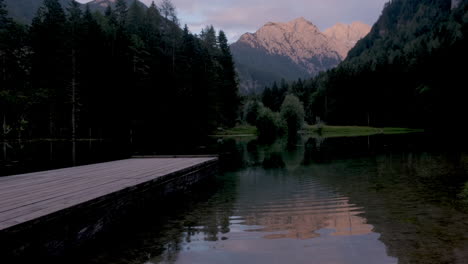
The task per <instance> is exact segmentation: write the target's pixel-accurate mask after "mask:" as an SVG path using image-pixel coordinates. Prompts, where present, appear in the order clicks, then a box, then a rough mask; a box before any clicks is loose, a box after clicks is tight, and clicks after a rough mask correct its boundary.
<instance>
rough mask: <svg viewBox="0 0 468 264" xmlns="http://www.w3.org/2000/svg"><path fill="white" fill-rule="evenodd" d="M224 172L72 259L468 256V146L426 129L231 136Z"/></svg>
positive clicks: (405, 259)
mask: <svg viewBox="0 0 468 264" xmlns="http://www.w3.org/2000/svg"><path fill="white" fill-rule="evenodd" d="M207 149H209V151H218V152H219V153H220V154H221V158H222V168H223V172H222V173H220V174H219V175H218V176H217V177H216V178H215V179H211V180H209V181H207V182H205V183H204V185H203V186H200V188H198V189H196V190H194V191H193V192H191V193H187V194H185V195H183V196H181V197H178V199H175V200H173V201H166V202H164V203H163V205H155V206H154V208H148V210H147V212H146V213H144V214H143V215H141V216H138V219H135V223H138V224H134V225H129V226H126V227H125V228H122V230H116V232H115V233H113V234H110V235H109V236H108V237H107V238H105V239H102V240H100V241H98V242H97V243H96V244H94V245H93V246H91V247H90V248H86V249H83V250H81V251H80V252H79V253H77V254H73V255H70V257H69V258H67V259H66V260H63V263H139V264H150V263H201V264H204V263H320V264H322V263H324V264H326V263H359V264H361V263H372V264H374V263H382V264H385V263H421V264H422V263H424V264H426V263H434V264H436V263H437V264H439V263H441V264H442V263H468V188H467V190H464V187H465V182H467V181H468V155H467V154H466V152H464V151H463V149H464V148H463V147H461V146H456V145H455V146H449V143H448V142H447V141H446V140H444V139H438V140H433V139H431V138H427V137H426V136H424V135H422V134H413V135H395V136H373V137H357V138H329V139H323V138H319V139H317V138H308V137H303V138H300V139H297V141H294V142H287V140H283V141H278V142H275V143H274V144H272V145H263V144H260V143H259V142H258V141H257V140H255V139H249V138H240V139H225V140H223V141H219V142H217V143H216V144H214V145H213V146H212V147H208V148H207Z"/></svg>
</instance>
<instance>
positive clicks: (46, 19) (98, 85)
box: [0, 0, 239, 139]
mask: <svg viewBox="0 0 468 264" xmlns="http://www.w3.org/2000/svg"><path fill="white" fill-rule="evenodd" d="M238 101H239V100H238V96H237V79H236V76H235V71H234V67H233V62H232V57H231V53H230V51H229V47H228V44H227V39H226V36H225V34H224V33H223V32H222V31H220V32H219V33H217V32H216V31H215V30H214V29H213V27H207V28H206V29H205V30H203V32H202V33H201V34H200V36H196V35H193V34H191V33H190V32H189V30H188V28H187V27H185V28H184V29H181V28H180V27H179V23H178V19H177V17H176V15H175V7H174V6H173V5H172V3H171V2H170V1H169V0H165V1H163V2H162V4H161V6H159V7H157V6H156V5H155V4H154V3H153V4H152V5H151V6H150V7H149V8H148V9H143V8H142V7H141V5H140V4H139V3H138V2H137V1H134V2H133V4H131V5H130V6H127V4H126V1H124V0H117V3H116V6H115V8H110V7H109V8H107V10H106V11H105V13H104V14H101V13H96V14H92V13H91V12H90V10H89V8H86V10H85V11H82V9H81V8H80V5H79V4H78V3H77V2H75V1H73V2H72V4H71V5H70V6H67V7H62V6H61V5H60V1H58V0H45V1H44V7H43V8H42V9H41V12H39V13H38V15H37V16H36V17H35V18H34V20H33V22H32V24H31V26H24V25H21V24H18V23H16V22H14V21H13V20H11V19H10V18H8V14H7V12H6V9H5V5H4V0H0V113H1V115H2V116H1V122H2V129H1V133H0V134H1V135H2V137H8V138H25V137H27V138H38V137H42V138H44V137H46V138H57V137H61V138H70V137H72V138H77V137H92V138H122V139H128V138H132V137H136V136H147V137H151V138H155V137H158V136H171V137H172V138H174V137H183V136H184V137H185V136H186V135H188V134H189V135H193V136H199V135H206V134H207V133H209V132H211V131H212V130H213V129H215V128H216V127H219V126H221V127H228V126H232V125H234V123H235V121H236V117H237V108H238Z"/></svg>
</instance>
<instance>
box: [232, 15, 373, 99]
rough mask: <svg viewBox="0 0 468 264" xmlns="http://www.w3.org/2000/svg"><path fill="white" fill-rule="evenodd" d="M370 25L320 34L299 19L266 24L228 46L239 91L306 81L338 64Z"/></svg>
mask: <svg viewBox="0 0 468 264" xmlns="http://www.w3.org/2000/svg"><path fill="white" fill-rule="evenodd" d="M369 30H370V26H368V25H365V24H363V23H359V22H355V23H353V24H351V25H343V24H338V25H336V26H334V27H332V28H330V29H327V30H326V31H325V32H321V31H320V30H319V29H318V28H317V27H316V26H315V25H314V24H312V23H311V22H309V21H307V20H306V19H304V18H303V17H301V18H298V19H295V20H292V21H290V22H287V23H272V22H270V23H267V24H265V25H264V26H263V27H261V28H260V29H259V30H258V31H257V32H255V33H246V34H244V35H242V36H241V37H240V39H239V40H238V41H237V42H235V43H233V44H232V45H231V51H232V53H233V56H234V60H235V63H236V67H237V70H238V73H239V77H240V80H241V90H242V91H243V92H253V91H258V90H261V89H263V87H264V86H266V85H270V84H271V83H272V82H273V81H279V80H281V79H283V78H284V79H286V80H294V79H298V78H309V77H311V76H314V75H316V74H317V73H319V72H321V71H325V70H328V69H330V68H333V67H335V66H336V65H338V64H339V63H340V62H341V61H342V60H343V59H344V58H345V57H346V54H347V52H348V51H349V50H350V49H351V48H352V47H353V46H354V44H355V43H356V42H357V41H358V40H359V39H361V38H362V37H364V36H365V35H366V34H367V33H368V32H369Z"/></svg>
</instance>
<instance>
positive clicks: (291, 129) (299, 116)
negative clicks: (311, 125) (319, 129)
mask: <svg viewBox="0 0 468 264" xmlns="http://www.w3.org/2000/svg"><path fill="white" fill-rule="evenodd" d="M304 115H305V114H304V106H303V104H302V103H301V101H300V100H299V98H297V97H296V96H294V95H287V96H286V98H285V99H284V101H283V104H282V105H281V118H282V119H283V120H284V122H285V123H286V126H287V128H288V134H289V135H290V136H293V135H296V134H297V132H298V131H299V130H300V129H301V128H302V126H303V125H304Z"/></svg>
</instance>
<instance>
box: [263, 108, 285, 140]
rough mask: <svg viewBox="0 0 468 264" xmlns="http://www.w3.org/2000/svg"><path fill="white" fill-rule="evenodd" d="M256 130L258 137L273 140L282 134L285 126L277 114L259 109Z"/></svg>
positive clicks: (265, 109) (266, 109) (267, 109)
mask: <svg viewBox="0 0 468 264" xmlns="http://www.w3.org/2000/svg"><path fill="white" fill-rule="evenodd" d="M257 130H258V135H259V136H260V137H263V138H275V137H276V136H278V135H281V134H283V133H284V130H285V124H284V122H283V121H282V120H281V117H280V115H279V114H278V113H274V112H273V111H271V110H270V109H269V108H267V107H261V108H260V110H259V112H258V117H257Z"/></svg>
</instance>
